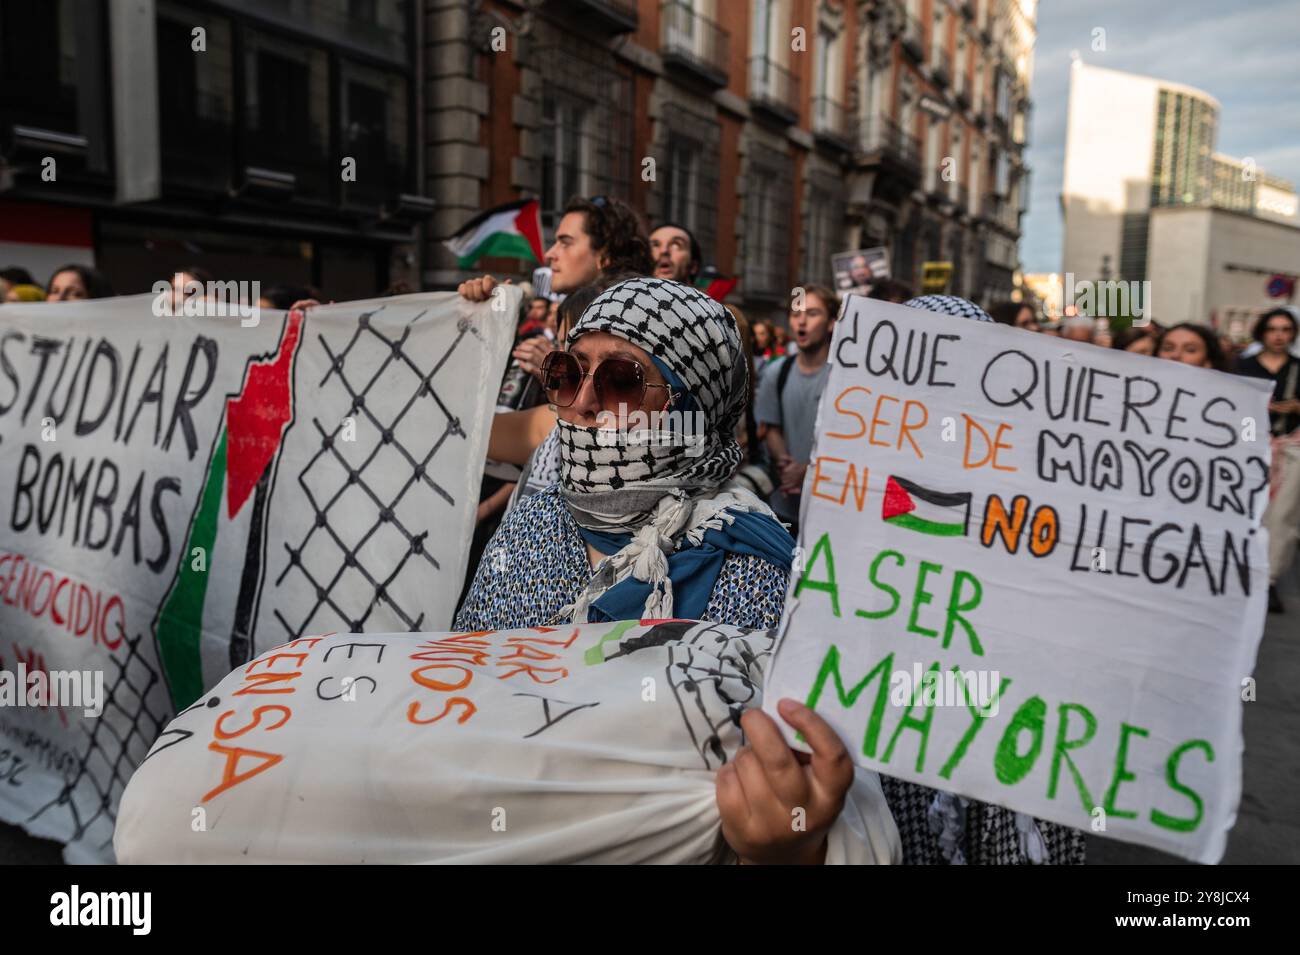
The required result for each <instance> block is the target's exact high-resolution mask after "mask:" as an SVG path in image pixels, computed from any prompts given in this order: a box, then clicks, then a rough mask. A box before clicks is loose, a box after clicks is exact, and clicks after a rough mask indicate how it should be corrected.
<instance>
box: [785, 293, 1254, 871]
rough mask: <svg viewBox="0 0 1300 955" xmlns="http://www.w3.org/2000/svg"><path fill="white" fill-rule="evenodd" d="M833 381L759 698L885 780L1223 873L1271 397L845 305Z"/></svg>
mask: <svg viewBox="0 0 1300 955" xmlns="http://www.w3.org/2000/svg"><path fill="white" fill-rule="evenodd" d="M831 363H832V367H831V372H830V379H829V382H828V385H827V388H826V392H825V396H824V398H823V400H822V404H821V408H820V412H819V418H818V426H817V429H818V433H817V439H816V445H815V448H814V452H813V454H814V458H813V462H812V463H811V464H810V465H809V469H808V474H807V478H806V481H805V484H804V489H803V498H804V499H803V502H802V527H801V536H800V546H801V548H802V568H801V572H800V573H798V574H796V575H794V576H792V580H791V588H790V593H789V599H788V602H787V606H786V613H785V617H784V620H783V636H782V642H781V645H780V650H779V652H778V654H777V658H776V661H775V664H774V672H773V674H772V677H771V680H770V683H771V685H770V686H769V688H768V694H767V699H768V700H769V702H774V701H775V700H776V699H778V698H780V697H782V696H793V697H795V698H798V699H802V700H805V701H806V702H808V703H809V705H812V706H814V707H815V708H816V709H817V711H818V712H819V713H821V714H822V715H823V716H824V717H825V718H827V719H828V720H830V721H831V722H832V723H833V724H834V725H835V726H836V728H837V729H838V730H839V732H840V733H841V734H842V735H843V737H844V738H845V740H846V741H847V742H848V743H849V745H850V748H851V750H852V751H853V753H854V754H855V758H856V759H857V760H858V762H859V763H860V764H861V765H863V766H866V767H869V768H872V769H876V770H878V771H880V772H882V773H887V774H889V775H892V776H896V777H899V778H901V779H906V780H911V781H914V782H918V783H922V784H924V785H926V786H930V787H934V788H936V789H939V790H945V791H949V792H954V793H958V794H961V795H965V796H969V797H974V798H977V799H981V800H984V801H987V802H992V803H998V804H1000V805H1004V806H1008V807H1010V808H1013V809H1016V810H1020V811H1023V812H1026V813H1030V814H1033V815H1035V816H1037V817H1039V818H1043V819H1047V820H1051V821H1054V822H1058V823H1063V824H1066V825H1071V826H1075V827H1078V828H1080V829H1085V830H1087V829H1091V830H1094V831H1104V832H1105V833H1106V834H1107V835H1108V836H1111V837H1113V838H1119V839H1124V840H1127V841H1132V842H1140V843H1144V844H1146V845H1150V846H1154V847H1156V848H1159V849H1164V850H1166V851H1169V852H1174V853H1177V854H1179V855H1183V856H1186V857H1189V858H1192V859H1198V860H1201V861H1205V862H1213V861H1217V860H1218V859H1219V858H1220V856H1221V855H1222V852H1223V848H1224V843H1225V840H1226V837H1227V832H1228V829H1229V828H1230V827H1231V826H1232V823H1233V821H1234V819H1235V813H1236V806H1237V802H1238V800H1239V797H1240V793H1241V752H1242V738H1241V707H1242V699H1243V682H1244V681H1246V680H1247V679H1248V678H1249V677H1250V675H1251V672H1252V669H1253V666H1254V661H1255V653H1256V650H1257V648H1258V645H1259V640H1260V636H1261V634H1262V631H1263V619H1264V612H1265V598H1266V591H1267V585H1268V567H1267V559H1266V556H1265V555H1266V549H1265V541H1264V540H1263V538H1264V532H1263V531H1262V530H1261V529H1260V528H1259V515H1260V513H1261V512H1262V510H1263V507H1264V505H1265V503H1266V501H1267V497H1268V495H1267V477H1268V467H1269V444H1268V426H1267V422H1268V418H1267V411H1266V396H1267V392H1268V385H1267V383H1264V384H1261V383H1259V382H1257V381H1253V380H1249V379H1244V378H1238V377H1235V376H1231V375H1226V374H1223V373H1220V372H1214V371H1209V370H1205V369H1199V368H1193V367H1190V366H1187V365H1183V364H1179V363H1176V362H1172V361H1164V360H1158V359H1152V358H1146V357H1142V356H1137V355H1130V354H1128V353H1124V352H1118V351H1112V350H1108V349H1103V348H1097V347H1094V346H1091V345H1086V344H1075V343H1070V342H1063V341H1061V340H1059V339H1053V338H1048V337H1045V336H1039V335H1033V334H1026V333H1023V332H1019V331H1016V330H1014V329H1009V328H1006V327H1003V326H999V325H992V324H981V323H976V322H970V321H964V320H961V319H956V318H951V317H949V316H946V315H938V314H934V313H930V312H925V311H921V310H918V309H912V308H905V307H902V306H896V305H888V304H884V303H880V302H874V301H866V300H864V299H860V298H857V297H851V298H850V299H849V300H848V301H847V303H846V305H845V307H844V311H843V314H842V316H841V319H840V321H839V323H838V324H837V326H836V328H835V334H834V339H833V342H832V344H831Z"/></svg>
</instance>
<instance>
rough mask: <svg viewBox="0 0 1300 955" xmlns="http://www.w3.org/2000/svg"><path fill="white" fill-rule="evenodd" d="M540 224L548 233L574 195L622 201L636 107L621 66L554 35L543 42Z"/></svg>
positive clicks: (538, 59)
mask: <svg viewBox="0 0 1300 955" xmlns="http://www.w3.org/2000/svg"><path fill="white" fill-rule="evenodd" d="M542 39H543V40H546V41H549V42H548V43H546V45H542V46H539V48H538V50H537V56H536V63H537V69H538V72H539V73H540V74H541V76H542V82H543V83H544V84H545V85H544V87H543V89H542V126H541V129H540V131H539V132H540V138H541V149H540V153H541V160H542V176H541V179H542V196H541V201H542V224H543V226H544V227H545V228H546V229H548V230H553V229H554V228H555V227H556V226H557V225H558V224H559V220H560V217H561V215H562V213H563V209H564V206H565V204H566V203H567V202H568V201H569V199H571V198H572V197H574V196H592V195H607V196H612V197H613V198H616V199H624V200H626V199H627V198H628V194H629V186H630V182H631V165H632V153H631V148H632V117H633V116H634V115H635V113H636V110H635V104H634V102H633V98H632V80H631V76H630V74H629V73H628V72H627V70H626V68H625V67H623V66H621V65H619V64H618V63H616V61H615V60H614V59H613V57H612V56H611V55H610V54H609V53H608V52H606V51H603V50H593V49H591V48H590V47H589V45H587V44H585V43H582V42H581V41H579V40H577V39H575V38H573V37H570V36H569V35H567V34H561V33H558V32H555V33H550V34H548V35H544V36H543V37H542Z"/></svg>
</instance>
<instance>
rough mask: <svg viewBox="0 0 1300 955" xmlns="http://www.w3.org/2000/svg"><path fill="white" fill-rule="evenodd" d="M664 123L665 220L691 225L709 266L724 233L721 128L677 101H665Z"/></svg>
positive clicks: (663, 174)
mask: <svg viewBox="0 0 1300 955" xmlns="http://www.w3.org/2000/svg"><path fill="white" fill-rule="evenodd" d="M660 122H661V123H663V125H664V128H665V129H666V130H667V149H666V151H665V157H666V167H664V168H661V170H660V181H662V182H663V183H664V191H663V204H662V207H661V209H662V216H661V218H663V219H665V220H667V221H669V222H676V223H679V224H681V225H684V226H685V227H686V228H688V229H690V230H691V232H692V233H693V234H694V235H695V238H696V240H697V241H698V242H699V243H700V249H701V251H702V253H703V255H704V260H705V264H708V263H710V262H712V257H713V256H714V255H715V254H716V243H717V233H718V171H719V169H720V168H721V164H722V158H721V154H720V149H719V142H720V140H721V130H720V127H719V125H718V123H717V121H716V120H714V119H712V118H710V117H708V116H703V115H700V114H698V113H695V112H693V111H691V110H688V109H685V108H683V107H681V106H678V105H677V104H676V103H667V104H665V106H664V110H663V116H662V118H661V120H660Z"/></svg>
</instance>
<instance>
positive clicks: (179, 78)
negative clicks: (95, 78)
mask: <svg viewBox="0 0 1300 955" xmlns="http://www.w3.org/2000/svg"><path fill="white" fill-rule="evenodd" d="M196 26H199V27H202V28H203V30H204V33H205V35H206V44H207V48H206V51H205V52H204V53H203V54H202V55H201V56H196V55H195V54H194V51H193V49H191V46H190V44H191V43H192V42H193V37H192V32H191V31H193V29H194V28H195V27H196ZM156 38H157V49H158V75H159V76H160V77H165V78H166V81H165V82H161V83H159V84H158V120H159V132H160V137H161V154H162V172H163V178H164V179H166V180H167V181H169V182H178V183H183V184H185V185H188V186H192V187H198V188H206V189H208V190H211V191H217V192H223V191H225V189H226V188H227V187H228V184H229V182H230V178H231V176H230V172H231V169H230V167H231V151H230V149H229V148H226V149H220V148H214V144H220V143H229V142H230V138H231V126H232V123H233V117H234V92H233V84H232V77H231V42H230V23H229V21H228V20H226V19H224V18H218V17H214V16H209V15H206V14H202V13H195V12H193V11H191V10H189V9H187V8H185V7H181V6H178V5H177V4H174V3H160V4H159V5H158V24H157V32H156Z"/></svg>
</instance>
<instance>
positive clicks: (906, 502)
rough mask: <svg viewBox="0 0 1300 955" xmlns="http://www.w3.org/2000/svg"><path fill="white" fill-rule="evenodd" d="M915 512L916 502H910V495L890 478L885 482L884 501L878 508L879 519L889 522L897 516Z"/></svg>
mask: <svg viewBox="0 0 1300 955" xmlns="http://www.w3.org/2000/svg"><path fill="white" fill-rule="evenodd" d="M914 510H916V502H915V501H913V500H912V495H910V494H908V493H907V492H906V491H904V490H903V489H902V488H901V487H899V486H898V482H897V481H895V480H894V479H893V477H890V478H889V479H887V480H886V481H885V500H884V503H883V504H881V506H880V519H881V520H883V521H887V520H889V519H890V518H891V517H897V516H898V515H899V514H907V513H908V512H910V511H914Z"/></svg>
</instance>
